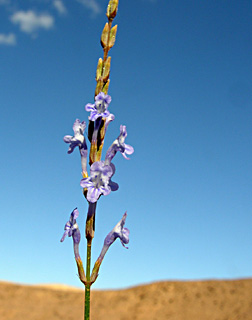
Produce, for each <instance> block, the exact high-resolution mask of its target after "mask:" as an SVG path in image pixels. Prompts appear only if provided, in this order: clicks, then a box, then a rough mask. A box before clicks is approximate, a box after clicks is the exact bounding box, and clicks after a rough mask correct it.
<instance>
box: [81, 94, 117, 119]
mask: <svg viewBox="0 0 252 320" xmlns="http://www.w3.org/2000/svg"><path fill="white" fill-rule="evenodd" d="M110 102H111V96H109V95H105V93H104V92H100V93H99V94H98V95H97V96H96V97H95V103H94V104H91V103H88V104H86V106H85V110H86V111H88V112H89V111H90V112H91V113H90V116H89V120H91V121H95V120H96V119H97V118H99V117H102V118H107V117H108V116H109V115H110V112H109V111H108V110H107V109H108V106H109V104H110Z"/></svg>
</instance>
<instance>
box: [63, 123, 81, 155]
mask: <svg viewBox="0 0 252 320" xmlns="http://www.w3.org/2000/svg"><path fill="white" fill-rule="evenodd" d="M85 128H86V122H85V121H82V122H80V120H79V119H76V120H75V122H74V124H73V131H74V136H65V137H64V141H65V142H66V143H69V144H70V145H69V149H68V153H72V152H73V151H74V149H75V148H76V147H77V146H78V147H79V148H80V149H81V148H84V147H85V146H86V141H85V137H84V131H85Z"/></svg>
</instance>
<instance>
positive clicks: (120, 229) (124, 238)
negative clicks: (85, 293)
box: [90, 212, 130, 283]
mask: <svg viewBox="0 0 252 320" xmlns="http://www.w3.org/2000/svg"><path fill="white" fill-rule="evenodd" d="M126 217H127V213H126V212H125V213H124V215H123V217H122V219H121V220H120V221H119V222H118V223H117V225H116V226H115V227H114V229H113V230H112V231H110V233H109V234H108V235H107V237H106V238H105V240H104V244H103V247H102V251H101V253H100V255H99V257H98V259H97V260H96V262H95V265H94V268H93V271H92V274H91V278H90V280H91V283H94V282H95V280H96V279H97V277H98V273H99V269H100V266H101V263H102V261H103V258H104V256H105V254H106V252H107V251H108V249H109V247H110V246H111V244H112V243H113V242H114V241H115V240H116V239H117V238H119V239H120V240H121V243H122V245H123V246H124V248H126V249H128V247H126V246H125V244H127V243H129V233H130V232H129V229H127V228H124V224H125V220H126Z"/></svg>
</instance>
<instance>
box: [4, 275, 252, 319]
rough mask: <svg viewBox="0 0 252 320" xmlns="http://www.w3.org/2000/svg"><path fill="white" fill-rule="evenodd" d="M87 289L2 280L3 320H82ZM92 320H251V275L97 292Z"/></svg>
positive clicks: (92, 310)
mask: <svg viewBox="0 0 252 320" xmlns="http://www.w3.org/2000/svg"><path fill="white" fill-rule="evenodd" d="M83 298H84V296H83V292H82V291H81V290H78V289H75V288H71V287H67V286H62V285H52V286H49V285H40V286H23V285H16V284H11V283H6V282H0V320H14V319H15V320H57V319H61V320H79V319H83ZM91 299H92V308H91V316H92V320H101V319H102V320H115V319H117V320H134V319H136V320H143V319H145V320H157V319H158V320H164V319H167V320H252V279H244V280H232V281H191V282H184V281H181V282H180V281H174V282H173V281H164V282H158V283H152V284H148V285H142V286H137V287H133V288H129V289H125V290H109V291H95V290H94V291H93V292H92V296H91Z"/></svg>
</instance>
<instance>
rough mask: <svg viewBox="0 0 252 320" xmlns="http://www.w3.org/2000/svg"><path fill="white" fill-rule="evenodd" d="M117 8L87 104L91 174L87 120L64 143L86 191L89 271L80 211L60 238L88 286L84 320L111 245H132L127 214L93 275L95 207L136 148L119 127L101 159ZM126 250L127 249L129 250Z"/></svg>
mask: <svg viewBox="0 0 252 320" xmlns="http://www.w3.org/2000/svg"><path fill="white" fill-rule="evenodd" d="M117 9H118V0H110V1H109V4H108V7H107V14H106V15H107V18H108V22H107V23H106V24H105V27H104V29H103V31H102V35H101V45H102V47H103V52H104V54H103V59H102V58H100V59H99V60H98V65H97V70H96V82H97V85H96V89H95V101H94V103H93V104H92V103H88V104H86V106H85V110H86V111H88V112H90V115H89V124H88V140H89V142H90V149H89V165H90V170H89V171H90V173H88V166H87V162H88V159H87V158H88V146H87V143H86V138H85V129H86V123H85V121H82V122H81V121H80V120H79V119H76V120H75V122H74V124H73V131H74V135H73V136H70V135H66V136H65V137H64V141H65V142H66V143H68V144H69V148H68V153H69V154H70V153H72V152H73V151H74V149H75V148H76V147H78V148H79V151H80V156H81V168H82V179H81V181H80V186H81V187H82V188H83V195H84V197H85V198H86V200H87V204H88V210H87V211H88V212H87V219H86V230H85V231H86V240H87V261H86V272H85V271H84V267H83V262H82V259H81V257H80V254H79V243H80V240H81V233H80V230H79V227H78V224H77V221H76V220H77V218H78V216H79V211H78V209H77V208H75V209H74V210H73V212H72V213H71V215H70V218H69V220H68V221H67V223H66V224H65V232H64V234H63V236H62V238H61V242H62V241H64V239H65V238H66V237H67V236H68V237H72V239H73V247H74V255H75V260H76V264H77V268H78V274H79V279H80V281H81V282H82V283H83V284H84V285H85V311H84V319H85V320H88V319H90V289H91V285H92V284H93V283H94V282H95V281H96V279H97V277H98V272H99V269H100V266H101V263H102V261H103V259H104V256H105V254H106V252H107V251H108V249H109V247H110V246H111V245H112V243H113V242H114V241H115V240H116V239H117V238H119V239H120V241H121V243H122V245H123V246H124V247H126V246H125V245H126V244H128V243H129V229H127V228H124V224H125V220H126V217H127V213H126V212H125V213H124V215H123V217H122V219H121V220H120V221H119V222H118V223H117V225H116V226H115V227H114V228H113V229H112V231H110V232H109V233H108V235H107V237H106V238H105V240H104V245H103V247H102V250H101V253H100V255H99V257H98V258H97V260H96V262H95V264H94V267H93V270H92V272H91V247H92V240H93V238H94V230H95V213H96V205H97V201H98V200H99V198H100V197H101V196H102V195H104V196H107V195H109V194H110V193H111V191H116V190H118V184H117V183H115V182H113V181H112V180H111V178H112V176H113V175H114V173H115V166H114V164H113V163H112V160H113V158H114V157H115V155H116V153H117V152H118V151H119V152H121V154H122V155H123V157H124V158H125V159H128V157H127V155H130V154H132V153H133V152H134V149H133V147H131V146H130V145H127V144H126V143H125V139H126V137H127V130H126V126H124V125H121V126H120V134H119V136H118V138H117V139H116V140H115V141H114V142H113V143H112V145H111V146H110V147H109V148H108V150H107V152H106V155H105V160H101V156H102V149H103V144H104V138H105V134H106V131H107V128H108V125H109V123H110V122H111V121H113V120H114V119H115V116H114V115H113V114H112V113H110V112H109V111H108V107H109V105H110V103H111V96H110V95H108V87H109V82H110V79H109V75H110V63H111V57H108V52H109V50H110V49H111V48H112V47H113V45H114V43H115V37H116V32H117V25H115V26H114V27H112V22H113V19H114V18H115V17H116V14H117ZM126 248H127V247H126Z"/></svg>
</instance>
